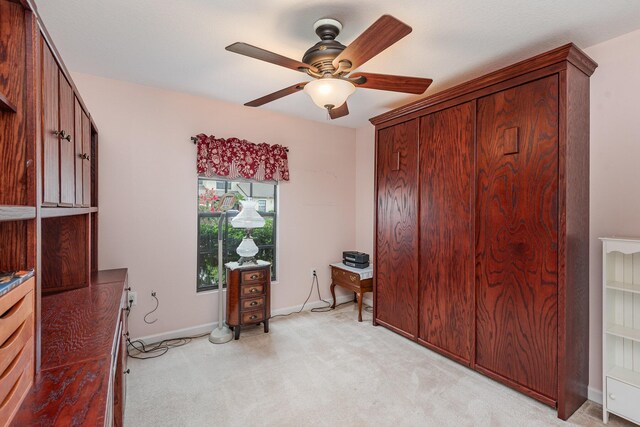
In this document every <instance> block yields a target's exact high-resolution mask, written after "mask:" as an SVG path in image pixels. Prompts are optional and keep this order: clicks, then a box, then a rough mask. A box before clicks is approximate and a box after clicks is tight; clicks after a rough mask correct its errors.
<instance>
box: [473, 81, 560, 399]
mask: <svg viewBox="0 0 640 427" xmlns="http://www.w3.org/2000/svg"><path fill="white" fill-rule="evenodd" d="M558 93H559V92H558V78H557V75H552V76H550V77H546V78H544V79H540V80H536V81H534V82H531V83H528V84H525V85H522V86H518V87H515V88H513V89H509V90H505V91H502V92H498V93H495V94H493V95H490V96H487V97H484V98H481V99H479V100H478V101H477V102H478V106H477V197H476V286H477V289H476V300H477V301H476V321H477V324H476V365H478V366H479V367H482V368H484V369H486V370H488V371H491V372H495V373H496V374H498V375H501V376H503V377H506V378H508V379H510V380H512V381H514V382H515V383H518V384H520V385H522V386H524V387H527V388H529V389H531V390H533V391H535V392H537V393H540V394H542V395H545V396H548V397H550V398H555V397H556V396H557V351H558V348H557V340H558V316H557V310H558V307H557V304H558V287H557V285H558V132H559V129H558Z"/></svg>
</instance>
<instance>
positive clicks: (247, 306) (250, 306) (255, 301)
mask: <svg viewBox="0 0 640 427" xmlns="http://www.w3.org/2000/svg"><path fill="white" fill-rule="evenodd" d="M241 304H242V311H249V310H257V309H258V308H262V307H264V296H262V297H260V298H251V299H243V300H242V302H241Z"/></svg>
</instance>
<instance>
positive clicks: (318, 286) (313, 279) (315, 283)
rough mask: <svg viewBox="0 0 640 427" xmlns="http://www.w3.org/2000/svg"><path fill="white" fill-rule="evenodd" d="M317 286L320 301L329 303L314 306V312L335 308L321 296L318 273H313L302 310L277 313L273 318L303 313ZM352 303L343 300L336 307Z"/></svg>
mask: <svg viewBox="0 0 640 427" xmlns="http://www.w3.org/2000/svg"><path fill="white" fill-rule="evenodd" d="M314 286H315V287H316V289H317V291H318V299H319V300H320V301H322V302H323V303H325V304H327V305H326V306H324V307H314V308H312V309H311V312H313V313H326V312H327V311H331V310H334V309H333V308H331V303H330V302H329V301H326V300H324V299H322V297H321V296H320V284H319V283H318V275H317V274H316V273H314V274H313V278H312V279H311V289H309V295H307V299H306V300H304V302H303V303H302V307H300V310H298V311H292V312H291V313H287V314H276V315H275V316H271V319H273V318H275V317H287V316H291V315H292V314H299V313H302V311H303V310H304V307H305V305H307V303H308V302H309V299H310V298H311V294H313V287H314ZM349 303H351V301H347V302H343V303H340V304H336V307H335V308H338V307H340V306H341V305H345V304H349Z"/></svg>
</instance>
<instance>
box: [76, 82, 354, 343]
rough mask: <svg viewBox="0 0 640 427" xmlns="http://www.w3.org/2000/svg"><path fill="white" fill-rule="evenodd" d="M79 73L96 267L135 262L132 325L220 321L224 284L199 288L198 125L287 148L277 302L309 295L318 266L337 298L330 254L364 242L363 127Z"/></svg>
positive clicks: (139, 332)
mask: <svg viewBox="0 0 640 427" xmlns="http://www.w3.org/2000/svg"><path fill="white" fill-rule="evenodd" d="M73 78H74V81H75V82H76V84H77V86H78V88H79V90H80V93H81V94H82V97H83V99H84V100H85V102H86V103H87V107H88V108H89V109H90V111H91V114H92V115H93V117H94V119H95V122H96V124H97V126H98V129H99V131H100V134H99V208H100V214H99V215H100V221H99V267H100V268H101V269H108V268H117V267H128V268H129V279H130V284H131V286H132V287H133V288H134V290H136V291H137V292H138V306H137V307H135V308H134V309H133V310H132V313H131V316H130V318H129V321H130V331H131V334H132V336H134V337H139V336H149V335H153V334H160V333H165V332H168V331H174V330H178V329H182V328H189V327H192V326H196V325H201V324H206V323H210V322H214V321H216V320H217V291H213V292H207V293H200V294H197V293H196V262H197V257H196V237H197V229H196V221H197V178H196V176H197V174H196V163H195V161H196V147H195V145H194V144H192V143H191V141H190V140H189V137H191V136H192V135H195V134H198V133H207V134H215V135H216V136H219V137H224V138H227V137H234V136H235V137H239V138H244V139H247V140H249V141H252V142H256V143H257V142H267V143H270V144H276V143H277V144H282V145H285V146H288V147H289V149H290V152H289V167H290V171H291V181H290V182H286V183H282V184H281V185H280V190H279V191H280V192H279V220H278V262H279V267H278V283H277V284H274V285H273V287H272V310H273V309H278V308H283V307H290V306H296V305H299V304H302V302H303V301H304V299H305V298H306V297H307V295H308V292H309V287H310V285H311V277H310V271H311V269H312V268H316V269H317V270H318V272H319V279H320V284H321V290H322V295H323V297H324V298H325V299H326V298H328V297H329V292H328V285H329V283H330V282H329V267H328V265H329V264H330V263H331V262H335V261H337V260H339V259H340V256H341V254H342V251H343V250H345V249H351V248H353V247H354V245H355V229H354V221H355V218H354V215H353V212H354V209H355V194H354V189H355V185H354V182H355V180H356V176H355V170H354V164H355V130H353V129H348V128H343V127H337V126H331V125H328V124H324V123H318V122H313V121H305V120H301V119H295V118H291V117H287V116H284V115H281V114H276V113H272V112H269V111H267V110H265V109H259V108H249V107H243V106H240V105H235V104H230V103H226V102H221V101H216V100H212V99H208V98H202V97H197V96H191V95H187V94H184V93H178V92H171V91H166V90H161V89H157V88H152V87H147V86H141V85H136V84H131V83H126V82H122V81H117V80H111V79H105V78H101V77H96V76H91V75H85V74H74V75H73ZM318 114H319V115H321V114H322V111H320V110H318ZM152 290H155V291H157V295H158V297H159V299H160V308H159V309H158V311H157V312H155V313H153V314H152V315H150V316H149V319H154V318H157V319H158V321H157V322H156V323H154V324H152V325H147V324H145V323H144V322H143V320H142V317H143V315H144V313H146V312H147V311H149V310H151V309H152V308H153V306H154V303H153V300H152V298H151V296H150V293H151V291H152ZM315 299H317V298H316V297H315V294H314V296H313V297H312V301H313V300H315Z"/></svg>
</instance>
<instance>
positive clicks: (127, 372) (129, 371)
mask: <svg viewBox="0 0 640 427" xmlns="http://www.w3.org/2000/svg"><path fill="white" fill-rule="evenodd" d="M130 373H131V369H127V370H126V371H124V372H123V374H125V375H126V374H130Z"/></svg>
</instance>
